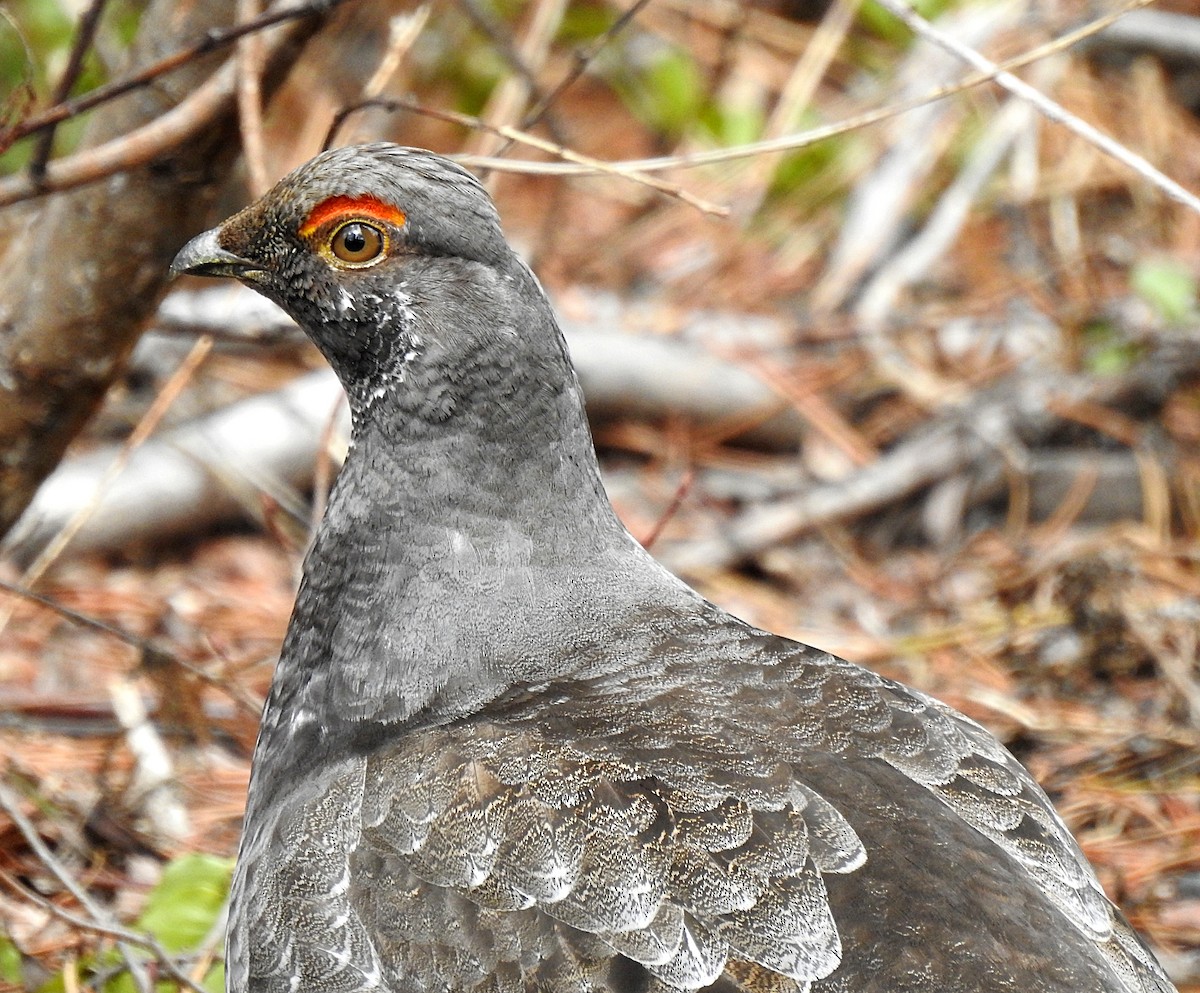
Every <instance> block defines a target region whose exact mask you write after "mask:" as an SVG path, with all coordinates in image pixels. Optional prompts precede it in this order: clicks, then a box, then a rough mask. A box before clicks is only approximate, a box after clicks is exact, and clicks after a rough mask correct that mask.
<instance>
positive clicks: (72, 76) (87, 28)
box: [28, 0, 108, 183]
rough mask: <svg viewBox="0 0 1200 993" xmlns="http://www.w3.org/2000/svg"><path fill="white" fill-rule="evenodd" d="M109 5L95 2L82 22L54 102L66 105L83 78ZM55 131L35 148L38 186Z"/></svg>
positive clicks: (32, 167)
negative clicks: (86, 62) (90, 50)
mask: <svg viewBox="0 0 1200 993" xmlns="http://www.w3.org/2000/svg"><path fill="white" fill-rule="evenodd" d="M107 2H108V0H92V3H91V5H90V6H89V7H88V8H87V10H85V11H84V12H83V16H82V17H81V18H80V19H79V29H78V30H77V31H76V32H75V40H74V42H73V43H72V44H71V54H70V56H69V57H68V58H67V65H66V68H65V69H63V71H62V75H61V76H59V78H58V85H57V86H55V87H54V96H53V97H51V100H53V102H54V103H56V104H57V103H62V102H63V101H64V100H66V99H67V97H69V96H70V95H71V90H72V89H74V87H75V83H76V81H77V80H78V79H79V73H80V71H81V70H82V69H83V60H84V57H85V56H86V55H87V53H88V50H89V49H90V48H91V47H92V42H93V41H95V38H96V28H97V27H99V25H100V16H101V15H102V14H103V13H104V7H105V4H106V3H107ZM55 128H56V125H54V124H51V125H50V126H49V127H47V128H46V129H45V130H44V131H43V132H42V133H41V135H40V136H39V137H38V140H37V144H35V145H34V148H33V154H32V155H31V156H30V157H29V166H28V171H29V176H30V178H31V179H33V181H34V182H35V183H36V182H37V181H38V180H39V179H41V177H42V176H43V175H45V172H46V163H47V162H48V161H49V160H50V152H51V150H52V149H53V148H54V131H55Z"/></svg>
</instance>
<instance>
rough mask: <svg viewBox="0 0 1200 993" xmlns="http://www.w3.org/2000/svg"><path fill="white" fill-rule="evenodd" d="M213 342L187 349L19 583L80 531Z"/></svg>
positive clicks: (38, 574) (40, 571)
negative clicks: (89, 493)
mask: <svg viewBox="0 0 1200 993" xmlns="http://www.w3.org/2000/svg"><path fill="white" fill-rule="evenodd" d="M212 345H213V341H212V338H210V337H209V336H208V335H203V336H202V337H200V338H197V339H196V343H195V344H194V345H192V348H191V351H189V352H188V354H187V356H186V357H185V358H184V360H183V361H182V362H181V363H180V364H179V368H177V369H176V370H175V372H174V373H173V374H172V375H171V378H170V379H168V380H167V382H166V383H165V384H164V385H163V388H162V390H160V391H159V394H158V396H156V397H155V398H154V402H153V403H152V404H151V405H150V408H149V409H148V410H147V411H146V413H145V414H144V415H143V416H142V419H141V420H140V421H139V422H138V424H137V426H136V427H135V428H134V429H133V431H132V432H131V433H130V435H129V437H128V438H127V439H125V443H124V444H123V445H122V446H121V451H120V452H119V453H118V455H117V457H116V458H115V459H113V461H112V464H111V465H110V466H109V467H108V471H107V472H105V474H104V478H103V479H102V480H101V482H100V486H99V487H98V488H97V490H96V492H95V494H93V496H92V499H91V500H90V501H88V503H87V504H85V505H84V506H83V507H81V508H80V509H79V512H78V513H76V514H75V516H74V517H72V518H71V520H70V521H68V522H67V525H66V526H65V527H64V528H63V529H62V530H61V531H60V532H59V533H58V534H57V535H55V537H54V540H53V541H51V542H50V543H49V544H48V545H47V546H46V547H45V549H43V550H42V552H41V554H40V555H38V557H37V558H36V559H35V560H34V561H33V563H32V564H31V565H30V566H29V568H28V569H26V570H25V574H24V576H22V578H21V582H22V585H24V586H27V587H33V586H36V585H37V582H38V580H39V579H41V578H42V576H43V575H45V572H46V570H47V569H49V568H50V566H51V565H52V564H53V563H54V561H55V559H57V558H58V557H59V555H61V554H62V551H63V549H64V548H66V547H67V545H69V544H70V543H71V539H72V538H73V537H75V535H76V534H77V533H78V532H79V529H80V528H82V527H83V526H84V524H86V523H87V520H88V518H89V517H91V515H92V513H93V512H94V511H95V510H96V508H97V507H98V506H99V505H100V499H101V498H102V497H103V496H104V491H105V490H106V489H107V488H108V486H109V485H110V484H111V483H112V481H113V480H114V479H115V478H116V477H117V476H118V475H119V474H120V472H121V471H122V470H123V469H124V468H125V465H126V463H128V461H129V457H130V456H131V455H132V454H133V453H134V451H136V450H137V448H138V446H140V445H141V444H142V442H144V441H145V440H146V439H147V438H148V437H150V435H151V434H152V433H153V432H154V429H155V428H157V427H158V424H159V421H161V420H162V418H163V415H164V414H166V412H167V410H168V409H170V407H171V404H173V403H174V402H175V400H176V399H177V398H178V396H179V394H180V392H182V390H183V388H184V387H185V386H186V385H187V384H188V383H189V382H190V381H191V379H192V376H194V375H195V373H196V370H197V369H198V368H200V363H201V362H203V361H204V359H205V358H206V357H207V355H208V353H209V351H210V350H211V349H212ZM9 616H11V615H10V614H6V615H5V616H3V618H2V619H0V630H3V628H4V626H5V624H6V623H7V621H8V617H9Z"/></svg>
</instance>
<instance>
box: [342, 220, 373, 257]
mask: <svg viewBox="0 0 1200 993" xmlns="http://www.w3.org/2000/svg"><path fill="white" fill-rule="evenodd" d="M342 244H343V245H344V246H345V248H346V251H347V252H350V253H351V254H352V255H357V254H358V253H359V252H362V251H365V250H366V247H367V236H366V235H365V234H363V229H362V228H361V227H360V226H359V225H357V224H351V225H350V226H349V227H348V228H346V230H345V231H344V232H343V234H342Z"/></svg>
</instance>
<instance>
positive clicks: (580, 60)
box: [497, 0, 650, 155]
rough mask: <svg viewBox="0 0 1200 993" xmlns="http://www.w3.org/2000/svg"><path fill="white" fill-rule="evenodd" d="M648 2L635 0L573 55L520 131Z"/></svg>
mask: <svg viewBox="0 0 1200 993" xmlns="http://www.w3.org/2000/svg"><path fill="white" fill-rule="evenodd" d="M649 2H650V0H636V2H635V3H634V4H632V5H631V6H630V7H629V9H628V10H626V11H624V12H623V13H622V14H621V16H620V17H618V18H617V19H616V20H615V21H613V22H612V24H610V25H609V26H608V27H607V28H606V29H605V30H604V33H603V34H601V35H600V37H599V38H597V39H596V40H595V41H594V42H592V44H591V45H590V46H589V47H588V49H587V50H586V51H584V52H581V53H578V54H577V55H576V56H575V61H574V64H573V65H572V66H571V68H570V69H569V70H567V72H566V74H565V75H564V76H563V78H562V79H560V80H559V81H558V82H557V83H556V84H555V85H554V87H553V88H552V89H551V90H550V91H549V92H548V93H545V94H543V95H542V97H541V99H540V100H538V102H537V103H535V104H534V105H533V107H532V108H531V109H530V111H529V113H528V114H526V115H525V117H524V119H523V120H522V121H521V130H522V131H528V130H529V129H530V128H532V127H534V126H535V125H536V124H539V123H540V122H541V120H542V118H543V117H545V116H546V112H547V111H548V110H549V109H550V108H551V107H553V106H554V104H555V103H556V102H557V101H558V98H559V97H560V96H562V95H563V93H565V92H566V91H567V89H569V88H570V87H571V86H573V85H574V83H575V81H576V80H577V79H579V77H580V76H582V75H583V74H584V73H585V72H586V71H587V68H588V66H590V65H591V64H592V63H593V62H594V61H595V60H596V58H597V57H598V56H599V55H600V53H601V52H603V51H604V49H605V48H607V47H608V46H609V44H610V43H611V42H612V40H613V39H614V38H615V37H616V36H617V35H618V34H620V33H621V32H622V31H624V30H625V28H626V27H628V25H629V24H630V23H632V21H633V19H634V18H635V17H637V15H638V14H639V13H640V12H641V10H642V8H643V7H645V6H646V4H648V3H649ZM506 151H507V149H506V148H501V149H500V151H499V152H497V154H498V155H503V154H504V153H505V152H506Z"/></svg>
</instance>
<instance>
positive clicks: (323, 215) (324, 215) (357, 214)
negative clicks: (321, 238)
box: [300, 196, 405, 238]
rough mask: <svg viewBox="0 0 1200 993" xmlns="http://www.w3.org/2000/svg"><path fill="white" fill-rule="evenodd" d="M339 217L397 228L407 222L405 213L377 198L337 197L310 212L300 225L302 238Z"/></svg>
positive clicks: (323, 202) (320, 204) (323, 201)
mask: <svg viewBox="0 0 1200 993" xmlns="http://www.w3.org/2000/svg"><path fill="white" fill-rule="evenodd" d="M339 217H345V218H346V219H347V220H351V219H353V220H363V221H370V220H376V221H382V222H384V223H385V224H392V225H395V226H396V227H402V226H403V224H404V221H405V216H404V211H402V210H401V209H400V208H399V207H393V206H392V205H391V204H390V203H384V202H383V201H382V200H380V199H378V198H377V197H371V196H363V197H347V196H336V197H330V198H329V199H328V200H322V201H321V202H320V203H319V204H317V205H316V206H315V207H313V209H312V210H311V211H309V214H308V217H306V218H305V219H304V223H303V224H301V225H300V237H301V238H307V237H308V236H309V235H311V234H312V233H313V232H314V231H316V230H318V229H319V228H321V227H322V226H324V225H325V224H328V223H329V222H330V221H333V220H336V219H337V218H339Z"/></svg>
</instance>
